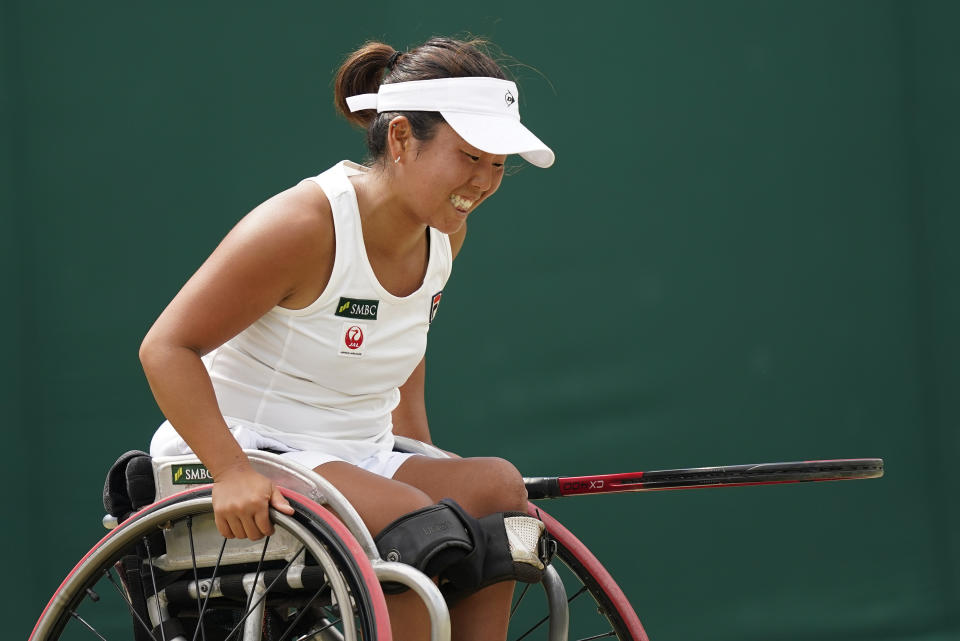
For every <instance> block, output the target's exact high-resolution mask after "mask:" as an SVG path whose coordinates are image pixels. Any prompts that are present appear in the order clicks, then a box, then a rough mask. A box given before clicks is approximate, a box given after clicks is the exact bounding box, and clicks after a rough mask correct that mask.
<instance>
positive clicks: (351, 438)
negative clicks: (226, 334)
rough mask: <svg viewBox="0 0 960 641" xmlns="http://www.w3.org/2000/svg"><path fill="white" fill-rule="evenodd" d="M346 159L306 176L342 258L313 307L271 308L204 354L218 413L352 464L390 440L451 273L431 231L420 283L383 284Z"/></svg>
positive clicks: (446, 251)
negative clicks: (395, 287) (329, 213)
mask: <svg viewBox="0 0 960 641" xmlns="http://www.w3.org/2000/svg"><path fill="white" fill-rule="evenodd" d="M363 171H365V168H363V167H362V166H360V165H357V164H355V163H352V162H350V161H343V162H341V163H339V164H337V165H335V166H334V167H332V168H330V169H329V170H327V171H325V172H323V173H322V174H320V175H319V176H316V177H313V178H310V179H309V180H312V181H314V182H316V183H317V184H318V185H319V186H320V187H321V188H322V189H323V191H324V193H325V194H326V195H327V198H328V199H329V201H330V207H331V209H332V210H333V222H334V228H335V232H336V256H335V258H334V264H333V272H332V273H331V275H330V282H329V283H328V284H327V287H326V289H325V290H324V291H323V293H322V294H321V295H320V297H319V298H318V299H317V300H315V301H314V302H313V303H312V304H311V305H310V306H309V307H306V308H304V309H299V310H290V309H285V308H283V307H274V308H273V309H271V310H270V311H269V312H267V313H266V314H264V316H263V317H261V318H260V319H259V320H257V321H256V322H255V323H253V325H251V326H250V327H248V328H247V329H245V330H244V331H243V332H241V333H240V334H239V335H237V336H236V337H234V338H233V339H231V340H230V341H228V342H227V343H225V344H224V345H222V346H221V347H219V348H218V349H216V350H214V351H213V352H211V353H210V354H208V355H207V356H206V357H204V362H205V363H206V365H207V370H208V371H209V373H210V378H211V379H212V380H213V385H214V389H215V390H216V394H217V401H218V402H219V404H220V411H221V413H222V414H223V415H224V417H225V418H226V419H227V422H228V423H229V424H238V423H239V424H242V425H246V426H248V427H250V428H251V429H253V430H255V431H256V432H259V433H261V434H263V435H265V436H270V437H272V438H275V439H277V440H278V441H281V442H282V443H285V444H287V445H289V446H290V447H293V448H296V449H300V450H320V451H323V452H326V453H328V454H333V455H336V456H339V457H341V458H344V459H346V460H348V461H351V462H354V461H358V460H360V459H362V458H365V457H367V456H370V455H372V454H374V453H376V452H378V451H381V450H389V449H391V448H392V447H393V433H392V431H391V430H392V427H393V425H392V422H391V412H392V411H393V409H394V408H395V407H396V406H397V404H398V403H399V402H400V391H399V390H398V389H397V388H398V386H399V385H402V384H403V383H404V382H405V381H406V380H407V378H408V377H409V376H410V374H411V373H412V372H413V370H414V368H416V366H417V364H418V363H419V362H420V359H421V358H423V355H424V352H425V351H426V348H427V331H428V330H429V329H430V323H431V322H432V321H433V317H434V315H435V314H436V310H437V306H438V305H439V302H440V295H441V293H442V291H443V287H444V285H445V284H446V282H447V278H449V276H450V270H451V268H452V253H451V250H450V240H449V238H448V237H447V236H446V234H443V233H441V232H438V231H437V230H435V229H429V241H430V255H429V260H428V264H427V273H426V276H425V277H424V279H423V284H422V285H421V286H420V288H419V289H417V291H415V292H414V293H412V294H410V295H409V296H404V297H398V296H394V295H393V294H391V293H389V292H388V291H386V290H385V289H384V288H383V286H382V285H381V284H380V282H379V281H378V280H377V277H376V276H375V275H374V273H373V269H372V268H371V267H370V262H369V261H368V260H367V252H366V249H365V247H364V244H363V232H362V230H361V227H360V212H359V209H358V207H357V196H356V192H354V190H353V185H352V184H351V183H350V180H349V179H348V176H351V175H357V174H359V173H362V172H363Z"/></svg>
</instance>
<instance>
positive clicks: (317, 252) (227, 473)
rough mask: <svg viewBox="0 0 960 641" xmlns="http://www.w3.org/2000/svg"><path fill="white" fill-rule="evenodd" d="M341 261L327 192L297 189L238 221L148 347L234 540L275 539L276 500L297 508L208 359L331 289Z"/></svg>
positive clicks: (161, 393) (172, 412)
mask: <svg viewBox="0 0 960 641" xmlns="http://www.w3.org/2000/svg"><path fill="white" fill-rule="evenodd" d="M333 257H334V234H333V223H332V216H331V214H330V206H329V203H328V202H327V201H326V198H325V197H324V196H323V194H322V192H321V191H320V190H319V189H315V188H313V187H312V186H308V185H300V186H297V187H293V188H291V189H289V190H287V191H285V192H283V193H281V194H279V195H277V196H275V197H274V198H271V199H270V200H268V201H267V202H265V203H263V204H262V205H260V206H259V207H257V208H256V209H254V210H253V211H252V212H251V213H250V214H248V215H247V216H246V217H244V219H243V220H241V221H240V222H239V223H238V224H237V226H236V227H235V228H234V229H233V230H232V231H231V232H230V233H229V234H228V235H227V237H226V238H224V240H223V242H221V243H220V245H219V246H218V247H217V249H216V250H215V251H214V252H213V254H211V256H210V257H209V258H208V259H207V261H206V262H204V264H203V265H202V266H201V267H200V269H199V270H197V272H196V273H195V274H194V275H193V276H192V277H191V278H190V280H189V281H188V282H187V283H186V285H184V286H183V289H181V290H180V292H179V293H178V294H177V296H176V297H175V298H174V299H173V301H171V303H170V304H169V305H168V306H167V308H166V309H165V310H164V311H163V313H162V314H161V315H160V317H159V318H158V319H157V321H156V322H155V323H154V325H153V327H151V328H150V331H149V332H148V333H147V335H146V337H145V338H144V340H143V344H142V345H141V347H140V360H141V362H142V363H143V369H144V372H145V373H146V375H147V380H148V381H149V383H150V388H151V390H152V391H153V395H154V397H155V398H156V400H157V404H158V405H159V406H160V409H161V411H162V412H163V413H164V415H165V416H166V417H167V419H168V420H169V421H170V423H171V424H172V425H173V426H174V428H175V429H176V430H177V432H178V433H179V434H180V436H182V437H183V439H184V441H186V442H187V444H188V445H189V446H190V448H191V449H192V450H193V451H194V453H195V454H197V456H198V457H199V458H200V460H201V461H203V463H204V465H206V467H207V469H208V470H210V473H211V475H212V476H213V479H214V488H213V502H214V503H213V507H214V513H215V515H216V522H217V528H218V529H219V530H220V532H221V534H223V535H224V536H226V537H228V538H232V537H238V538H251V539H258V538H261V537H262V536H266V535H268V534H270V533H272V531H273V528H272V525H271V524H270V521H269V518H268V503H269V504H272V505H273V507H275V508H277V509H280V510H282V511H284V512H288V513H291V512H292V510H291V508H290V506H289V505H288V504H287V502H286V500H285V499H284V498H283V497H282V496H281V495H280V493H279V491H277V490H276V488H275V487H274V486H273V484H272V483H271V482H270V481H269V479H267V478H266V477H264V476H262V475H260V474H258V473H256V472H254V471H253V470H252V468H251V467H250V463H249V461H248V460H247V457H246V456H245V455H244V454H243V451H242V450H241V449H240V446H239V445H238V444H237V442H236V440H235V439H234V438H233V435H232V434H230V431H229V430H228V429H227V424H226V422H225V421H224V419H223V416H222V415H221V414H220V409H219V406H218V405H217V399H216V395H215V393H214V390H213V384H212V383H211V381H210V377H209V375H208V374H207V370H206V367H205V366H204V365H203V363H202V361H201V360H200V357H201V356H202V355H204V354H206V353H207V352H209V351H211V350H212V349H214V348H216V347H218V346H220V345H222V344H223V343H225V342H226V341H228V340H229V339H230V338H232V337H233V336H235V335H236V334H238V333H240V332H241V331H243V329H245V328H246V327H248V326H249V325H250V324H251V323H253V322H254V321H256V320H257V319H258V318H259V317H260V316H262V315H263V314H265V313H266V312H267V311H269V310H270V309H271V308H273V307H274V306H276V305H283V306H285V307H291V308H298V307H305V306H307V305H309V304H310V303H311V302H312V301H313V300H314V299H316V297H317V296H319V295H320V293H321V292H322V291H323V288H324V287H325V285H326V280H327V279H328V278H329V274H330V271H331V269H332V266H333Z"/></svg>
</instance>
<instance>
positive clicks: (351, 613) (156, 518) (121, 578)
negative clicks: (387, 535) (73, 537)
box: [30, 486, 390, 641]
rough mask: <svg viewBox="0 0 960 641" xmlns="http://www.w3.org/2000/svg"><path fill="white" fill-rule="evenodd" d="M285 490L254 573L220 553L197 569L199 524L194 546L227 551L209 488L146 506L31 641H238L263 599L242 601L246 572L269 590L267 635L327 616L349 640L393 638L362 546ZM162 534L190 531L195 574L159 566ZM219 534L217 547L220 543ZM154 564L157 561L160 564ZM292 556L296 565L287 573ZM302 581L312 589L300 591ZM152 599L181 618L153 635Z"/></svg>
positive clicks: (93, 554) (86, 566)
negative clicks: (223, 560) (224, 560)
mask: <svg viewBox="0 0 960 641" xmlns="http://www.w3.org/2000/svg"><path fill="white" fill-rule="evenodd" d="M284 494H285V495H286V496H287V497H288V500H289V501H290V503H291V504H292V505H293V506H294V509H295V514H294V516H292V517H289V516H286V515H283V514H279V513H277V512H274V511H271V520H273V522H274V526H275V528H276V530H277V533H275V535H274V537H271V538H273V539H274V541H275V546H274V550H271V552H272V554H267V552H266V551H267V550H270V548H269V542H268V539H263V540H261V541H260V542H258V544H262V545H263V549H264V550H265V551H264V552H263V553H261V554H260V557H261V562H258V563H256V564H254V565H255V566H256V567H255V568H254V567H252V566H250V565H249V564H248V565H247V566H243V567H233V566H220V563H219V557H218V561H217V563H216V564H215V565H214V566H213V567H212V568H210V567H209V564H208V565H207V566H204V564H202V563H200V564H198V562H197V559H196V556H195V555H194V552H193V550H194V543H195V541H194V538H195V535H194V532H195V529H194V525H195V524H196V531H200V532H201V534H199V535H197V536H198V541H197V543H198V544H199V543H201V542H202V544H203V546H204V547H205V549H210V545H211V543H213V544H215V545H219V546H220V554H221V555H223V554H224V549H225V547H224V546H226V545H228V543H227V542H226V541H225V540H224V539H222V537H219V534H215V528H213V533H211V529H212V528H211V523H212V522H211V521H210V519H212V511H213V508H212V503H211V498H210V488H209V486H205V487H203V488H198V489H194V490H189V491H187V492H183V493H181V494H178V495H175V496H172V497H169V498H167V499H164V500H162V501H159V502H157V503H155V504H153V505H151V506H149V507H147V508H145V509H144V510H141V511H140V512H138V513H137V514H135V515H133V516H131V517H130V518H129V519H127V520H126V521H124V522H123V523H122V524H121V525H120V526H119V527H117V528H115V529H114V530H112V531H111V532H110V533H109V534H107V536H105V537H104V538H103V539H101V540H100V542H99V543H97V544H96V545H95V546H94V547H93V548H92V549H91V550H90V552H88V553H87V554H86V555H85V556H84V557H83V559H81V561H80V562H79V563H78V564H77V565H76V566H75V567H74V569H73V570H72V571H71V572H70V574H69V575H68V576H67V578H66V579H64V581H63V583H62V584H61V585H60V587H59V588H58V589H57V591H56V592H55V593H54V595H53V597H52V598H51V599H50V602H49V603H48V604H47V607H46V608H45V609H44V611H43V613H42V614H41V616H40V619H39V620H38V621H37V625H36V626H35V627H34V630H33V633H32V635H31V636H30V639H31V641H48V640H53V639H72V638H78V639H95V638H97V637H98V636H100V638H108V639H113V638H126V639H130V638H137V639H151V638H153V639H156V641H162V640H163V639H168V640H169V639H172V638H174V637H176V636H177V635H178V634H182V635H183V636H185V637H186V638H187V639H191V638H196V639H205V640H206V641H215V640H216V639H223V638H230V639H237V638H239V635H240V633H242V628H238V629H237V630H236V631H234V632H233V634H232V636H228V635H229V634H230V632H231V630H233V628H235V627H236V626H237V624H238V623H239V622H240V621H241V619H242V618H243V616H244V612H246V611H247V606H248V605H250V606H251V607H252V606H256V605H257V603H256V601H257V599H258V598H259V596H257V597H256V598H249V599H246V602H244V599H245V598H246V597H244V596H243V592H242V590H243V588H242V583H241V581H240V577H241V576H242V575H244V574H245V575H246V580H247V581H248V582H249V581H251V580H252V581H254V582H257V581H258V580H259V582H260V584H261V585H262V586H263V587H264V588H265V590H266V592H265V594H264V595H263V599H264V602H265V604H266V605H265V608H264V611H263V612H262V614H261V619H262V624H263V626H262V630H263V636H262V638H265V639H271V640H272V641H279V640H280V639H282V638H285V639H290V638H291V635H292V634H296V636H300V635H302V634H304V633H305V632H315V631H316V630H317V626H318V624H317V621H319V620H321V619H322V617H327V618H328V619H329V621H328V623H329V624H330V627H331V628H332V629H334V630H337V631H338V632H339V634H340V635H342V636H344V637H345V638H347V639H355V640H363V641H373V640H376V639H389V638H390V633H389V620H388V618H387V614H386V604H385V602H384V599H383V592H382V590H381V589H380V586H379V583H377V581H376V577H375V576H374V573H373V569H372V567H371V566H370V563H369V560H368V559H367V558H366V556H364V554H363V552H362V550H361V549H360V547H359V544H357V543H356V541H355V540H354V539H353V537H352V536H351V535H350V534H349V532H347V531H346V529H345V528H344V526H343V525H342V524H341V523H340V522H339V521H338V520H337V519H336V518H335V517H334V516H333V515H332V514H331V513H330V512H329V511H327V510H326V509H324V508H322V507H321V506H318V505H316V504H315V503H312V502H311V501H309V500H307V499H305V498H303V497H300V496H299V495H296V494H294V493H288V492H287V491H286V490H284ZM173 528H179V529H176V530H174V529H173ZM163 531H166V532H173V531H176V532H181V533H182V532H184V531H187V532H189V542H190V550H191V556H190V558H191V559H192V565H193V567H192V568H189V567H188V568H182V567H177V568H173V569H172V570H171V569H169V568H163V566H162V564H161V563H160V561H161V557H162V555H163V553H164V551H165V548H164V546H165V536H164V532H163ZM214 534H215V536H216V537H217V539H218V542H216V541H214V539H213V535H214ZM287 535H289V538H286V541H288V542H294V543H293V547H296V546H298V545H299V551H297V552H296V553H288V554H287V556H289V557H290V559H289V560H288V561H287V563H286V565H284V558H283V557H282V556H280V557H279V558H271V557H277V555H282V554H284V552H282V550H281V551H279V552H278V551H276V547H277V544H276V541H278V540H281V538H280V537H281V536H284V537H285V536H287ZM243 543H244V544H248V545H249V544H250V543H249V542H243ZM240 544H241V543H237V542H234V544H233V545H240ZM284 549H288V548H284ZM228 556H229V555H228ZM148 559H149V560H148ZM153 559H156V560H157V563H156V566H157V567H156V568H155V567H154V563H153V562H151V560H153ZM264 559H266V560H264ZM294 559H296V560H297V563H296V564H295V566H294V568H293V569H290V564H291V562H293V561H294ZM301 566H302V567H301ZM161 568H162V569H161ZM294 574H295V575H296V577H295V579H293V580H292V583H293V584H294V585H288V584H287V581H288V577H290V576H292V575H294ZM197 578H199V579H200V581H199V582H197V581H196V580H195V579H197ZM268 581H270V583H269V585H268V583H267V582H268ZM299 582H302V583H304V584H306V586H305V587H303V586H299ZM231 586H232V587H231ZM214 587H215V588H216V589H214ZM298 587H299V589H297V588H298ZM238 589H239V590H240V594H239V596H238V594H237V590H238ZM208 591H209V593H210V594H213V597H211V598H208V599H204V598H203V596H202V595H201V594H198V592H208ZM156 593H160V594H162V595H163V598H164V599H169V604H168V605H166V606H165V607H166V608H167V609H168V611H169V612H170V614H171V615H172V616H173V618H174V619H175V620H176V622H175V623H171V624H170V625H169V627H167V628H164V629H160V628H157V629H155V630H154V631H152V632H151V630H150V628H151V627H152V626H151V624H150V621H149V615H147V612H146V611H145V609H144V605H143V604H144V599H145V598H149V599H153V600H152V601H151V603H153V602H156V601H157V600H156V599H154V598H153V597H152V595H154V594H156ZM177 595H179V596H177ZM187 595H189V596H187ZM344 604H349V605H348V606H347V607H344ZM152 607H153V610H152V612H158V606H156V605H154V606H152ZM338 619H339V620H338ZM131 624H132V625H133V633H131V632H130V626H131ZM91 630H93V632H91ZM284 635H285V636H284ZM296 636H293V637H292V638H296Z"/></svg>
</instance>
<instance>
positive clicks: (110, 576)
mask: <svg viewBox="0 0 960 641" xmlns="http://www.w3.org/2000/svg"><path fill="white" fill-rule="evenodd" d="M104 574H106V575H107V578H108V579H109V580H110V583H112V584H113V587H115V588H116V589H117V594H119V595H120V598H121V599H123V602H124V603H126V604H127V609H128V610H130V614H132V615H133V616H134V617H135V618H136V619H137V621H139V622H140V625H141V626H143V629H144V630H146V631H147V634H149V635H150V638H151V639H153V641H157V637H155V636H153V630H151V629H150V626H149V625H147V622H146V621H144V620H143V617H142V616H140V613H139V612H137V610H136V608H134V607H133V603H132V602H131V601H130V599H129V598H128V597H127V595H126V594H124V593H123V588H121V587H120V585H119V584H118V583H117V581H116V579H114V578H113V572H112V571H111V569H110V568H107V569H106V570H105V571H104Z"/></svg>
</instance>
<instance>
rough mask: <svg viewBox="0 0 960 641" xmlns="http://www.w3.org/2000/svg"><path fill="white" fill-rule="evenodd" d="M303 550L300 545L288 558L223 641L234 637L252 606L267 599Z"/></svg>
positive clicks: (250, 611) (228, 640)
mask: <svg viewBox="0 0 960 641" xmlns="http://www.w3.org/2000/svg"><path fill="white" fill-rule="evenodd" d="M305 549H306V547H305V546H302V545H301V546H300V549H299V550H297V552H296V553H295V554H294V555H293V556H291V557H290V560H289V561H287V564H286V565H285V566H283V569H282V570H280V572H278V573H277V576H276V577H274V579H273V581H271V582H270V585H268V586H267V587H266V589H265V590H264V591H263V594H261V595H260V597H259V598H258V599H257V600H256V601H255V602H254V603H253V604H252V605H251V606H250V607H249V608H247V611H246V612H245V613H244V615H243V617H241V618H240V620H239V621H237V625H235V626H233V629H232V630H230V633H229V634H227V636H225V637H224V638H223V641H230V638H231V637H232V636H233V635H234V633H235V632H236V631H237V630H239V629H240V626H241V625H243V622H244V621H246V620H247V618H248V617H249V616H250V614H251V613H252V612H253V610H252V608H253V607H254V606H257V605H260V602H261V601H263V600H264V599H266V598H267V594H268V593H269V592H270V588H272V587H273V586H274V585H275V584H276V583H277V581H279V580H280V577H282V576H284V575H285V574H286V572H287V570H289V569H290V566H291V565H293V561H294V559H296V558H297V557H298V556H300V554H301V553H302V552H303V551H304V550H305Z"/></svg>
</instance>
